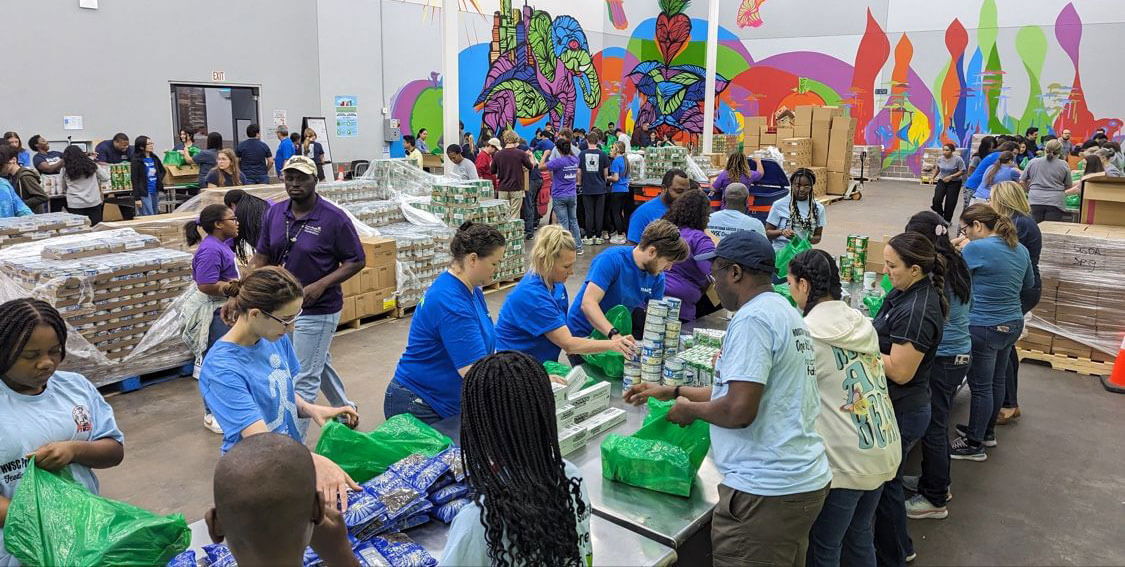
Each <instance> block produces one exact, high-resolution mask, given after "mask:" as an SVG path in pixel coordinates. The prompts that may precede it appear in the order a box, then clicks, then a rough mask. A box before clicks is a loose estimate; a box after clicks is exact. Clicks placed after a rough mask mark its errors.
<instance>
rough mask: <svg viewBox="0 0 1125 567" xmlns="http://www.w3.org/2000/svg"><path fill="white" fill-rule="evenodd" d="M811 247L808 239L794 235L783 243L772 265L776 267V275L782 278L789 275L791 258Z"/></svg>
mask: <svg viewBox="0 0 1125 567" xmlns="http://www.w3.org/2000/svg"><path fill="white" fill-rule="evenodd" d="M810 248H812V244H809V241H808V240H806V239H804V238H802V237H800V236H794V237H793V238H791V239H790V240H789V242H787V243H786V244H785V247H784V248H782V249H781V250H779V251H778V253H777V256H775V257H774V266H775V267H776V268H777V277H779V278H784V277H785V276H788V275H789V262H791V261H792V260H793V258H795V257H796V256H797V254H800V253H801V252H804V251H805V250H808V249H810Z"/></svg>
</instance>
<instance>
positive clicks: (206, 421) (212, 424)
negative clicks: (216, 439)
mask: <svg viewBox="0 0 1125 567" xmlns="http://www.w3.org/2000/svg"><path fill="white" fill-rule="evenodd" d="M203 427H206V428H207V429H208V430H209V431H211V433H217V434H219V435H222V434H223V428H222V427H219V424H218V423H217V422H216V421H215V416H213V415H211V414H209V413H205V414H203Z"/></svg>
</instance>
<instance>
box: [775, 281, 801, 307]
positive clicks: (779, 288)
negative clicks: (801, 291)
mask: <svg viewBox="0 0 1125 567" xmlns="http://www.w3.org/2000/svg"><path fill="white" fill-rule="evenodd" d="M773 290H774V291H775V292H777V294H778V295H780V296H781V297H784V298H785V299H788V300H789V304H790V305H792V306H793V307H796V306H797V302H796V301H794V300H793V294H792V293H790V292H789V284H787V283H783V284H777V285H774V286H773Z"/></svg>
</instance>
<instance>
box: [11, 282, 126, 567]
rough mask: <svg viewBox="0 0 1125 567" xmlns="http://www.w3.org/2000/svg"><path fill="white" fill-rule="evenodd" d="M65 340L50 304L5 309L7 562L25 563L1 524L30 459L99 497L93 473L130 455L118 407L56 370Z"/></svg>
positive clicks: (31, 302)
mask: <svg viewBox="0 0 1125 567" xmlns="http://www.w3.org/2000/svg"><path fill="white" fill-rule="evenodd" d="M66 335H67V331H66V323H64V322H63V319H62V317H61V316H60V315H59V312H58V311H55V308H54V307H51V306H50V305H49V304H48V303H47V302H45V301H41V300H38V299H30V298H23V299H14V300H12V301H8V302H6V303H4V304H0V467H3V471H4V474H3V475H0V565H18V564H19V563H18V562H16V560H15V558H14V557H12V556H11V555H9V554H8V552H7V551H5V550H4V530H3V527H2V526H3V525H4V522H5V520H6V519H7V515H8V504H9V503H11V500H12V495H13V494H14V493H15V491H16V487H17V486H19V482H20V479H21V478H22V477H23V475H24V471H25V468H26V467H27V466H28V464H29V461H28V459H27V458H28V457H29V456H32V457H35V466H37V467H39V468H41V469H44V470H49V471H58V470H61V469H63V468H66V469H67V470H68V472H69V473H70V476H71V477H73V478H74V480H75V481H77V482H78V484H81V485H82V486H83V487H85V488H86V489H87V490H89V491H90V492H92V493H94V494H97V493H98V479H97V478H96V477H95V476H94V473H93V471H92V470H91V469H106V468H110V467H115V466H117V465H119V464H121V460H122V459H123V458H124V457H125V448H124V446H123V445H122V444H123V443H124V442H125V436H124V435H122V434H121V430H120V429H118V428H117V422H116V421H114V418H113V408H111V407H110V406H109V404H108V403H106V401H105V399H104V398H102V395H101V394H99V393H98V390H97V389H96V388H95V387H94V385H93V384H92V383H91V382H90V381H89V380H87V379H86V377H85V376H82V375H81V374H75V373H73V372H59V371H57V369H58V366H59V364H61V363H62V361H63V359H65V358H66ZM44 519H45V520H50V518H44Z"/></svg>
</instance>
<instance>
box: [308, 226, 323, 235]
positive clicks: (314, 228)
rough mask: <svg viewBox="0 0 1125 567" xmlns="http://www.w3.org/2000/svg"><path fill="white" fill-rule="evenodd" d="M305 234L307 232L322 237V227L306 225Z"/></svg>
mask: <svg viewBox="0 0 1125 567" xmlns="http://www.w3.org/2000/svg"><path fill="white" fill-rule="evenodd" d="M305 232H307V233H309V234H311V235H313V236H320V227H319V226H313V225H311V224H306V225H305Z"/></svg>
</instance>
